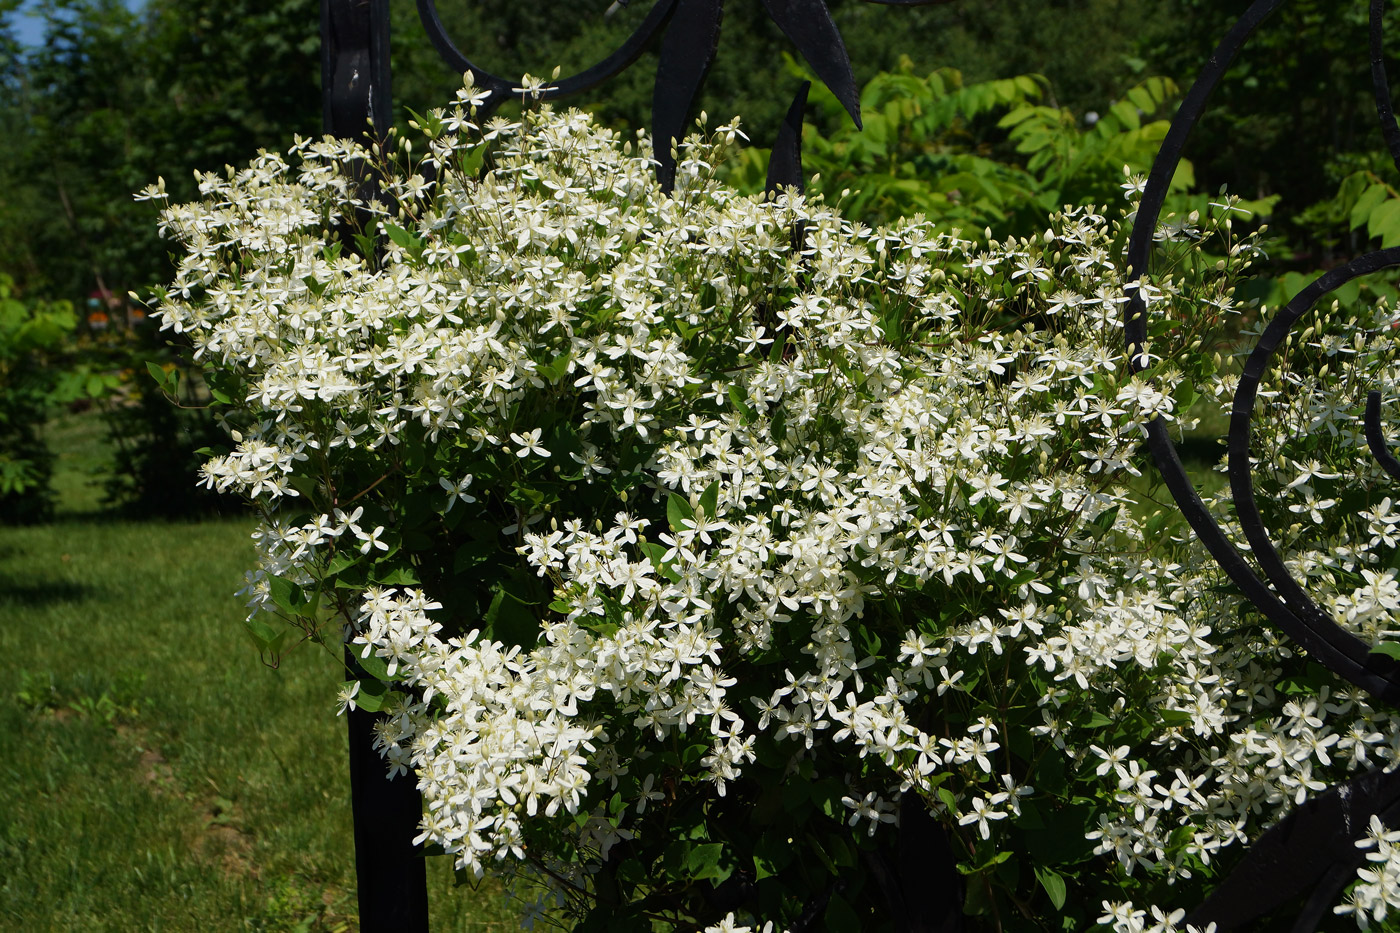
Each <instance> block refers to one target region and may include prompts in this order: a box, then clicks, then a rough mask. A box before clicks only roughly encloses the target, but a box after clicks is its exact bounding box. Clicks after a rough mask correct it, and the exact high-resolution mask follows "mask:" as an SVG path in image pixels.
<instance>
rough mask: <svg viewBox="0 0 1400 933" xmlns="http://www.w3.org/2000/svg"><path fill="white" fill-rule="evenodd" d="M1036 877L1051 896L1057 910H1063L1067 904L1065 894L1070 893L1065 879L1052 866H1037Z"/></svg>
mask: <svg viewBox="0 0 1400 933" xmlns="http://www.w3.org/2000/svg"><path fill="white" fill-rule="evenodd" d="M1035 877H1036V878H1037V879H1038V880H1039V881H1040V886H1041V887H1042V888H1044V889H1045V893H1046V894H1048V895H1049V896H1050V903H1051V904H1054V905H1055V909H1056V910H1062V909H1063V908H1064V906H1065V895H1066V894H1067V893H1068V892H1067V891H1066V888H1065V879H1064V878H1063V877H1062V876H1061V875H1060V874H1059V873H1058V872H1056V871H1055V870H1054V869H1050V868H1037V869H1036V870H1035Z"/></svg>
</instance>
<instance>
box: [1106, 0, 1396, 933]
mask: <svg viewBox="0 0 1400 933" xmlns="http://www.w3.org/2000/svg"><path fill="white" fill-rule="evenodd" d="M1284 2H1285V0H1255V2H1254V3H1253V4H1252V5H1251V6H1250V7H1249V8H1248V9H1247V10H1246V11H1245V12H1244V14H1243V15H1242V16H1241V17H1240V18H1239V20H1238V21H1237V22H1236V23H1235V25H1234V26H1233V27H1232V28H1231V29H1230V31H1229V32H1228V33H1227V34H1226V35H1225V38H1224V39H1223V40H1222V41H1221V42H1220V45H1219V46H1218V47H1217V48H1216V50H1215V53H1214V54H1213V55H1212V56H1211V58H1210V60H1209V62H1208V63H1207V64H1206V67H1205V68H1204V69H1203V70H1202V72H1201V74H1200V76H1199V77H1198V78H1197V79H1196V83H1195V84H1194V85H1193V86H1192V88H1191V90H1190V92H1189V93H1188V94H1187V96H1186V100H1185V101H1184V102H1183V103H1182V105H1181V109H1180V110H1179V111H1178V112H1177V115H1176V117H1175V118H1174V119H1173V121H1172V126H1171V130H1170V131H1169V132H1168V133H1167V136H1166V139H1165V140H1163V143H1162V148H1161V150H1160V152H1159V153H1158V155H1157V159H1156V161H1155V162H1154V164H1153V166H1152V171H1151V174H1150V175H1149V176H1148V182H1147V188H1146V190H1145V191H1144V193H1143V198H1142V201H1141V203H1140V205H1139V208H1138V214H1137V217H1136V219H1135V221H1134V225H1133V231H1132V237H1131V240H1130V241H1129V246H1128V265H1129V281H1132V282H1136V281H1137V280H1138V279H1139V278H1141V276H1142V275H1143V274H1144V273H1145V272H1146V270H1147V267H1148V263H1149V260H1150V258H1151V251H1152V242H1153V235H1154V233H1155V232H1156V229H1157V220H1158V218H1159V217H1160V216H1161V212H1162V206H1163V204H1164V203H1165V201H1166V196H1167V189H1168V185H1169V183H1170V181H1171V177H1172V174H1173V173H1174V172H1175V171H1176V167H1177V165H1178V164H1179V163H1180V161H1181V156H1182V151H1183V149H1184V147H1185V145H1186V140H1187V138H1188V137H1189V136H1190V133H1191V130H1192V129H1193V128H1194V127H1195V125H1196V122H1197V121H1198V120H1199V119H1200V117H1201V114H1202V113H1203V112H1204V110H1205V106H1206V103H1207V101H1208V100H1209V98H1210V94H1211V92H1212V91H1214V90H1215V87H1216V85H1217V84H1219V82H1220V79H1221V78H1222V77H1223V76H1224V74H1225V72H1226V70H1227V69H1228V68H1229V67H1230V64H1231V62H1232V61H1233V60H1234V58H1235V56H1236V55H1238V54H1239V52H1240V50H1241V49H1242V48H1243V47H1244V45H1245V43H1246V41H1247V40H1248V39H1249V37H1250V35H1251V34H1252V33H1253V32H1254V31H1255V30H1256V29H1258V28H1259V26H1260V25H1261V24H1262V23H1263V22H1264V20H1265V19H1267V18H1268V17H1269V15H1270V14H1272V13H1273V12H1274V11H1276V10H1277V9H1278V8H1279V7H1281V6H1282V5H1283V3H1284ZM1384 11H1385V3H1384V0H1370V56H1371V82H1372V90H1373V94H1374V96H1375V101H1376V113H1377V116H1378V117H1379V119H1380V124H1381V132H1382V135H1383V136H1384V138H1385V141H1386V145H1387V147H1388V148H1389V150H1390V153H1391V156H1392V158H1393V159H1394V160H1395V163H1396V165H1397V167H1400V126H1397V125H1396V122H1395V114H1394V109H1393V107H1392V104H1391V97H1390V86H1389V82H1388V81H1387V78H1386V72H1385V58H1384V49H1383V33H1384V30H1383V23H1382V16H1383V14H1384ZM1397 265H1400V249H1383V250H1378V251H1376V252H1372V253H1367V254H1366V255H1364V256H1361V257H1360V258H1358V259H1356V260H1354V261H1352V262H1350V263H1348V264H1346V265H1344V266H1340V267H1338V268H1336V269H1332V270H1330V271H1329V272H1327V273H1325V274H1324V275H1322V276H1319V277H1318V278H1317V279H1316V280H1315V281H1313V282H1312V283H1311V284H1309V285H1308V286H1307V287H1306V288H1304V289H1303V290H1302V291H1300V292H1299V293H1298V294H1297V295H1295V296H1294V297H1293V299H1292V300H1291V301H1289V302H1288V304H1287V305H1286V306H1285V307H1284V308H1283V310H1282V311H1280V312H1279V314H1278V315H1277V316H1276V317H1275V318H1274V320H1272V321H1271V322H1270V323H1269V326H1268V327H1267V328H1266V329H1265V331H1264V334H1263V336H1262V337H1261V338H1260V340H1259V343H1258V344H1257V345H1256V346H1255V348H1254V350H1253V352H1252V353H1251V354H1250V355H1249V357H1248V359H1247V360H1246V362H1245V367H1244V372H1243V375H1242V376H1241V379H1240V384H1239V387H1238V389H1237V391H1236V393H1235V398H1234V403H1233V406H1232V410H1231V417H1230V432H1229V475H1230V487H1231V492H1232V493H1233V496H1234V502H1235V509H1236V511H1237V513H1238V516H1239V521H1240V526H1241V528H1242V529H1243V531H1244V534H1245V537H1246V538H1247V539H1248V541H1249V545H1250V550H1251V552H1252V553H1253V555H1254V557H1255V559H1256V560H1257V561H1258V564H1259V566H1260V568H1261V569H1262V570H1263V572H1264V577H1263V578H1261V577H1260V576H1259V574H1258V573H1256V572H1255V570H1254V569H1253V568H1252V567H1251V566H1250V565H1249V564H1248V563H1247V562H1246V561H1245V559H1244V557H1243V556H1242V555H1241V553H1240V552H1239V551H1238V550H1237V549H1236V547H1235V546H1234V545H1233V544H1232V543H1231V542H1230V540H1229V539H1228V537H1227V536H1226V534H1225V532H1224V530H1223V529H1222V528H1221V527H1220V526H1219V525H1218V524H1217V523H1216V521H1215V519H1214V518H1212V517H1211V516H1210V514H1209V512H1208V511H1207V510H1206V508H1205V505H1204V504H1203V503H1202V502H1201V499H1200V497H1199V496H1198V495H1197V494H1196V490H1195V488H1194V487H1193V485H1192V483H1191V481H1190V479H1189V478H1188V477H1187V475H1186V471H1185V469H1184V468H1183V467H1182V464H1181V459H1180V457H1179V456H1178V455H1177V451H1176V447H1175V445H1174V444H1173V443H1172V440H1171V437H1170V435H1169V434H1168V431H1167V424H1166V422H1165V421H1163V420H1162V419H1161V418H1157V419H1156V420H1154V421H1153V422H1152V423H1151V424H1150V425H1148V446H1149V447H1150V449H1151V450H1152V454H1153V457H1154V458H1155V459H1156V462H1157V467H1158V469H1159V470H1160V471H1161V473H1162V476H1163V478H1164V479H1165V481H1166V484H1167V487H1168V489H1170V490H1171V493H1172V497H1173V498H1174V499H1175V500H1176V502H1177V505H1178V506H1179V507H1180V509H1181V511H1182V514H1183V515H1184V516H1185V517H1186V519H1187V520H1188V521H1189V522H1190V523H1191V527H1192V528H1193V530H1195V532H1196V534H1197V535H1198V536H1199V537H1200V539H1201V541H1202V542H1203V543H1204V544H1205V545H1206V547H1207V548H1208V549H1209V550H1210V553H1211V556H1212V557H1214V558H1215V560H1216V562H1217V563H1219V564H1220V566H1221V567H1222V568H1223V569H1224V570H1225V572H1226V573H1227V574H1229V576H1230V578H1231V579H1232V580H1233V581H1234V582H1235V584H1236V585H1237V586H1238V587H1239V588H1240V589H1241V590H1242V591H1243V592H1244V594H1245V596H1246V597H1247V598H1248V599H1249V601H1250V602H1251V603H1253V604H1254V606H1255V607H1256V608H1258V609H1259V611H1260V612H1262V613H1263V614H1264V616H1265V617H1266V618H1267V619H1268V620H1269V621H1270V622H1272V623H1273V624H1274V625H1276V626H1278V627H1279V628H1280V629H1282V630H1283V631H1284V632H1285V633H1287V634H1288V635H1289V637H1291V638H1292V639H1294V640H1295V641H1297V642H1298V643H1299V644H1300V645H1302V646H1303V647H1304V648H1306V649H1307V651H1308V653H1309V655H1310V656H1311V657H1312V658H1313V659H1314V660H1316V661H1318V662H1319V663H1321V664H1322V665H1324V666H1325V667H1327V668H1328V669H1329V670H1331V671H1333V672H1334V673H1336V674H1337V675H1338V676H1340V677H1343V678H1345V679H1346V680H1348V681H1350V682H1351V683H1353V684H1355V685H1356V686H1357V687H1359V688H1361V689H1362V690H1364V691H1366V692H1367V693H1369V694H1371V695H1372V696H1373V697H1375V698H1376V699H1378V700H1382V701H1384V702H1386V703H1389V704H1391V705H1400V663H1397V662H1396V660H1395V659H1393V658H1390V657H1388V656H1386V655H1382V654H1377V653H1374V652H1372V651H1371V649H1370V647H1369V646H1368V645H1367V644H1366V643H1365V642H1363V641H1362V640H1361V639H1359V638H1357V637H1356V636H1355V635H1353V634H1351V633H1350V632H1348V631H1346V630H1345V629H1344V628H1342V627H1341V626H1340V625H1339V624H1338V623H1337V622H1336V620H1334V619H1333V618H1332V617H1331V616H1330V615H1329V614H1328V613H1327V612H1326V611H1325V610H1324V609H1323V608H1322V607H1321V606H1319V605H1318V604H1317V602H1316V601H1314V600H1313V599H1312V597H1310V596H1309V595H1308V594H1307V593H1306V592H1305V591H1304V589H1303V587H1302V586H1301V585H1299V583H1298V582H1297V581H1296V580H1294V579H1293V577H1292V575H1291V574H1290V573H1289V572H1288V569H1287V567H1286V566H1285V565H1284V563H1283V559H1282V557H1281V556H1280V555H1279V553H1278V551H1277V549H1275V548H1274V545H1273V542H1272V541H1271V540H1270V538H1269V534H1268V531H1267V530H1266V529H1265V528H1264V521H1263V517H1262V516H1261V514H1260V512H1259V507H1258V504H1257V502H1256V500H1255V496H1254V482H1253V478H1252V476H1251V473H1250V455H1249V451H1250V434H1251V422H1252V420H1253V416H1254V403H1255V399H1256V397H1257V395H1258V390H1259V384H1260V382H1261V381H1262V379H1263V377H1264V373H1265V372H1266V370H1267V368H1268V365H1269V361H1270V358H1271V357H1272V356H1273V354H1274V352H1275V351H1276V350H1277V349H1278V347H1279V346H1280V345H1281V344H1282V343H1283V341H1284V339H1285V338H1286V337H1287V336H1288V332H1289V331H1290V330H1291V329H1292V327H1293V325H1294V324H1295V323H1296V322H1297V321H1298V319H1299V318H1300V317H1302V316H1303V314H1305V313H1306V312H1307V311H1308V310H1310V309H1311V308H1312V307H1313V306H1314V305H1316V304H1317V302H1318V301H1320V300H1321V299H1322V297H1323V296H1324V295H1326V294H1328V293H1329V292H1332V291H1334V290H1336V289H1337V288H1339V287H1341V286H1342V285H1345V284H1346V283H1347V282H1349V281H1351V280H1352V279H1355V278H1358V277H1360V276H1363V275H1367V274H1370V273H1372V272H1378V271H1380V270H1382V269H1388V268H1392V267H1394V266H1397ZM1124 328H1125V331H1126V339H1127V345H1128V350H1129V353H1130V355H1131V357H1132V366H1133V368H1134V370H1135V371H1137V372H1141V371H1142V370H1143V369H1146V368H1147V363H1148V361H1147V360H1145V359H1142V358H1140V356H1139V351H1140V349H1141V348H1143V347H1145V346H1146V341H1147V319H1146V304H1145V302H1144V300H1143V298H1142V295H1141V293H1139V292H1135V293H1134V294H1133V296H1132V300H1131V301H1130V302H1129V304H1128V306H1127V314H1126V319H1125V322H1124ZM1380 409H1381V399H1380V394H1379V393H1378V392H1371V393H1370V395H1369V397H1368V399H1367V405H1366V417H1365V424H1366V440H1367V444H1368V446H1369V447H1370V449H1371V451H1372V453H1373V454H1374V455H1375V457H1376V459H1377V460H1378V461H1379V462H1380V464H1381V466H1382V467H1383V468H1384V469H1385V470H1386V472H1387V473H1388V474H1390V475H1391V476H1392V477H1395V478H1397V479H1400V462H1397V461H1396V459H1395V458H1394V457H1393V456H1392V455H1391V454H1390V452H1389V450H1388V448H1387V445H1386V442H1385V439H1384V437H1383V435H1382V432H1381V427H1380ZM1373 815H1380V816H1382V817H1383V818H1384V819H1385V820H1386V821H1387V822H1388V823H1390V824H1392V825H1393V823H1394V821H1395V820H1396V818H1397V817H1400V772H1390V773H1384V772H1381V771H1372V772H1370V773H1367V774H1363V775H1361V776H1360V777H1358V778H1355V779H1353V780H1351V781H1348V782H1347V783H1345V784H1342V785H1339V786H1337V787H1334V788H1331V789H1330V790H1328V791H1327V792H1326V793H1323V794H1321V795H1319V796H1317V797H1314V798H1312V799H1311V800H1309V801H1307V802H1306V803H1305V804H1303V805H1302V806H1300V807H1299V808H1298V809H1297V810H1295V811H1294V812H1293V813H1291V814H1290V815H1289V816H1288V817H1287V818H1285V819H1284V820H1282V821H1281V822H1280V823H1279V824H1278V825H1276V826H1275V827H1273V829H1271V830H1269V831H1268V832H1267V833H1265V834H1264V835H1263V836H1261V837H1260V838H1259V839H1258V840H1257V841H1256V842H1255V844H1254V845H1253V846H1252V847H1251V848H1250V850H1249V852H1248V854H1247V855H1246V856H1245V858H1244V860H1243V862H1242V863H1241V864H1240V865H1239V866H1238V867H1237V868H1236V870H1235V871H1234V872H1233V873H1232V874H1231V875H1230V876H1229V877H1227V878H1226V879H1225V880H1224V881H1223V882H1222V883H1221V884H1220V885H1219V886H1218V887H1217V888H1216V890H1215V891H1214V892H1213V893H1212V894H1211V896H1210V897H1209V898H1207V899H1206V901H1205V903H1203V904H1201V905H1200V907H1198V908H1197V909H1196V910H1195V911H1194V912H1193V913H1192V914H1191V915H1190V916H1188V917H1187V918H1186V921H1187V922H1188V923H1194V924H1198V925H1201V926H1204V925H1205V924H1206V923H1210V922H1215V923H1216V924H1217V928H1218V930H1220V931H1221V933H1224V931H1227V930H1232V929H1235V928H1238V927H1240V926H1242V925H1243V924H1246V923H1249V922H1251V921H1253V920H1255V919H1258V918H1260V917H1263V916H1266V915H1267V914H1269V913H1270V912H1271V911H1273V910H1274V909H1276V908H1277V907H1279V906H1281V905H1282V904H1284V903H1286V902H1287V901H1289V900H1291V899H1292V898H1294V897H1296V896H1297V895H1298V893H1299V892H1302V891H1307V890H1308V889H1311V892H1312V893H1311V894H1310V895H1309V896H1308V897H1307V900H1306V902H1305V904H1304V907H1303V909H1302V911H1301V912H1300V913H1299V915H1298V916H1297V918H1296V920H1295V922H1294V925H1293V929H1294V930H1295V931H1297V933H1304V931H1310V930H1314V929H1316V928H1317V926H1318V925H1319V924H1320V923H1321V921H1322V920H1323V919H1324V918H1325V917H1326V916H1327V915H1328V914H1329V912H1330V908H1331V906H1332V904H1333V903H1334V902H1335V900H1336V898H1337V895H1338V894H1339V893H1340V892H1341V890H1342V888H1344V887H1345V886H1346V885H1347V884H1348V883H1349V882H1350V881H1351V880H1352V879H1354V878H1355V876H1356V870H1357V868H1358V867H1359V866H1360V865H1361V864H1362V863H1363V861H1364V853H1362V852H1361V851H1360V850H1358V849H1357V848H1356V845H1355V843H1356V841H1357V840H1358V839H1360V838H1361V837H1362V835H1364V833H1365V832H1366V830H1367V828H1368V823H1369V820H1370V818H1371V816H1373Z"/></svg>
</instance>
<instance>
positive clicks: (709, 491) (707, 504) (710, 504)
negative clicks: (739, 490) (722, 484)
mask: <svg viewBox="0 0 1400 933" xmlns="http://www.w3.org/2000/svg"><path fill="white" fill-rule="evenodd" d="M700 508H702V509H704V510H705V515H706V516H707V517H708V518H714V517H715V511H716V510H717V509H718V508H719V480H715V481H714V482H712V483H710V485H708V486H706V487H705V491H704V492H702V493H700Z"/></svg>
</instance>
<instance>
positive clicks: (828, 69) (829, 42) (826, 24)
mask: <svg viewBox="0 0 1400 933" xmlns="http://www.w3.org/2000/svg"><path fill="white" fill-rule="evenodd" d="M866 2H868V3H879V4H884V5H888V6H924V5H929V4H934V3H947V2H949V0H866ZM623 5H624V6H625V5H626V4H625V3H624V4H623ZM614 6H616V4H614ZM763 6H764V9H766V10H767V12H768V15H769V17H771V18H772V20H773V22H775V23H776V24H777V25H778V28H780V29H781V30H782V31H783V33H784V34H785V35H786V36H787V37H788V38H789V39H790V40H791V41H792V43H793V45H795V46H796V47H797V50H798V52H800V53H801V55H802V57H803V59H804V60H805V61H806V62H807V64H808V66H809V67H810V68H811V69H812V71H813V72H814V73H815V74H816V75H817V77H818V78H819V79H821V81H823V82H824V83H825V84H826V86H827V87H829V88H830V89H831V92H832V93H833V94H835V95H836V98H837V100H839V101H840V102H841V105H842V106H843V107H845V108H846V112H847V113H848V114H850V116H851V119H852V120H853V121H854V122H855V124H856V126H860V99H859V93H858V91H857V89H856V83H855V74H854V72H853V71H852V69H851V59H850V56H849V55H848V54H847V52H846V45H845V42H844V41H843V40H842V39H841V32H840V30H839V29H837V27H836V23H835V21H833V20H832V18H831V12H830V11H829V10H828V9H827V7H826V2H825V0H763ZM418 16H419V19H421V20H422V22H423V28H424V29H425V30H426V31H427V33H428V37H429V38H430V39H431V40H432V43H433V46H434V48H436V49H437V51H438V54H439V55H441V56H442V59H443V61H445V62H446V63H447V65H448V66H449V67H451V68H452V69H453V70H455V71H457V72H458V73H465V72H468V71H469V72H471V74H472V79H473V81H474V82H475V84H476V85H477V86H478V87H480V88H482V89H483V90H485V91H486V92H487V97H486V100H485V101H484V102H483V103H482V105H481V106H482V108H483V109H484V110H486V111H487V112H489V111H490V110H491V109H492V108H494V107H496V106H499V105H500V104H501V102H502V101H505V100H507V99H509V98H510V97H512V96H515V95H519V94H520V93H522V89H521V88H520V86H519V82H518V81H517V80H515V79H509V78H505V77H503V76H501V75H498V74H494V73H493V72H490V71H488V70H487V69H484V68H481V67H479V66H478V65H476V64H474V63H473V62H472V61H471V59H469V58H468V57H467V56H466V55H464V54H462V52H461V51H460V50H459V49H458V48H457V46H456V44H455V43H454V42H453V41H452V39H451V37H450V36H449V35H448V34H447V28H446V26H444V25H443V22H442V18H441V17H440V16H439V15H438V11H437V3H436V0H418ZM723 17H724V0H656V3H655V4H653V5H652V7H651V9H650V10H649V11H648V12H647V15H646V17H645V18H644V19H643V20H642V22H641V23H640V24H638V26H637V27H636V28H635V29H634V30H633V31H632V34H631V35H630V36H628V37H627V39H626V40H625V41H624V42H623V43H622V45H620V46H619V47H618V48H617V49H616V50H615V51H614V52H613V53H612V54H611V55H609V56H608V57H607V58H605V59H603V60H602V61H600V62H598V63H597V64H595V65H593V66H591V67H589V68H586V69H584V70H583V71H580V72H578V73H577V74H573V75H569V76H568V77H565V78H560V79H557V80H554V81H551V82H549V84H548V85H547V86H546V87H544V88H542V89H540V91H539V92H538V96H539V99H541V100H554V99H556V98H561V97H569V96H572V95H575V94H580V93H583V92H584V91H588V90H592V89H593V88H595V87H598V86H599V85H601V84H602V83H604V82H605V81H607V80H608V79H609V78H612V77H614V76H615V75H617V74H619V73H621V72H622V71H624V70H625V69H627V68H628V67H629V66H630V65H632V64H633V63H634V62H636V61H637V59H638V58H640V57H641V55H642V53H643V52H645V51H646V49H647V47H648V46H649V45H651V44H652V43H653V42H654V41H655V40H656V39H657V37H658V36H659V37H660V40H661V49H660V60H659V62H658V63H657V69H656V85H655V90H654V92H653V96H652V113H651V122H652V138H653V140H654V147H655V158H656V161H657V177H658V178H659V179H660V181H661V184H662V187H663V188H664V189H665V190H667V191H669V190H671V187H672V185H673V184H674V183H675V172H676V165H675V161H674V159H672V157H671V146H672V144H673V143H675V142H677V141H679V140H680V139H681V137H682V136H683V135H684V131H685V126H686V120H687V118H688V116H689V114H690V112H691V109H692V107H693V106H694V104H695V99H696V97H697V96H698V95H699V93H700V87H701V85H702V84H703V83H704V81H705V74H706V73H707V72H708V71H709V68H710V63H711V62H713V61H714V57H715V53H716V52H717V51H718V49H719V36H720V23H721V21H722V19H723ZM800 136H801V134H800V133H799V134H798V137H799V140H800Z"/></svg>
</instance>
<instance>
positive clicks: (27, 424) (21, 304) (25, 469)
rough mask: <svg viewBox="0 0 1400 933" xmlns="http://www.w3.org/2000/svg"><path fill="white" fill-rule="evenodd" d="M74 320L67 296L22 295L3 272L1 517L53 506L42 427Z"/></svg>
mask: <svg viewBox="0 0 1400 933" xmlns="http://www.w3.org/2000/svg"><path fill="white" fill-rule="evenodd" d="M74 323H75V320H74V316H73V311H72V309H71V308H70V307H69V306H68V304H67V303H66V302H57V303H48V302H26V301H23V300H21V299H20V297H19V296H18V295H17V294H16V293H15V291H14V282H13V280H12V279H11V278H10V277H9V276H8V275H6V274H5V273H3V272H0V522H30V521H38V520H41V519H43V518H45V517H47V516H48V515H49V513H50V512H51V511H52V507H53V503H52V494H51V492H50V489H49V478H50V476H51V474H52V472H53V454H52V453H50V451H49V449H48V446H47V445H46V444H45V443H44V440H43V438H42V436H41V435H40V429H41V428H42V427H43V424H44V421H45V419H46V417H47V414H48V406H49V404H50V401H51V399H52V395H53V391H54V386H55V382H56V379H55V373H54V371H53V369H52V368H51V367H50V365H49V361H50V360H51V358H52V357H53V355H54V353H55V351H56V350H57V349H58V347H59V346H60V344H62V343H63V341H64V339H65V338H66V337H67V335H68V332H69V331H70V330H72V328H73V325H74Z"/></svg>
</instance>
